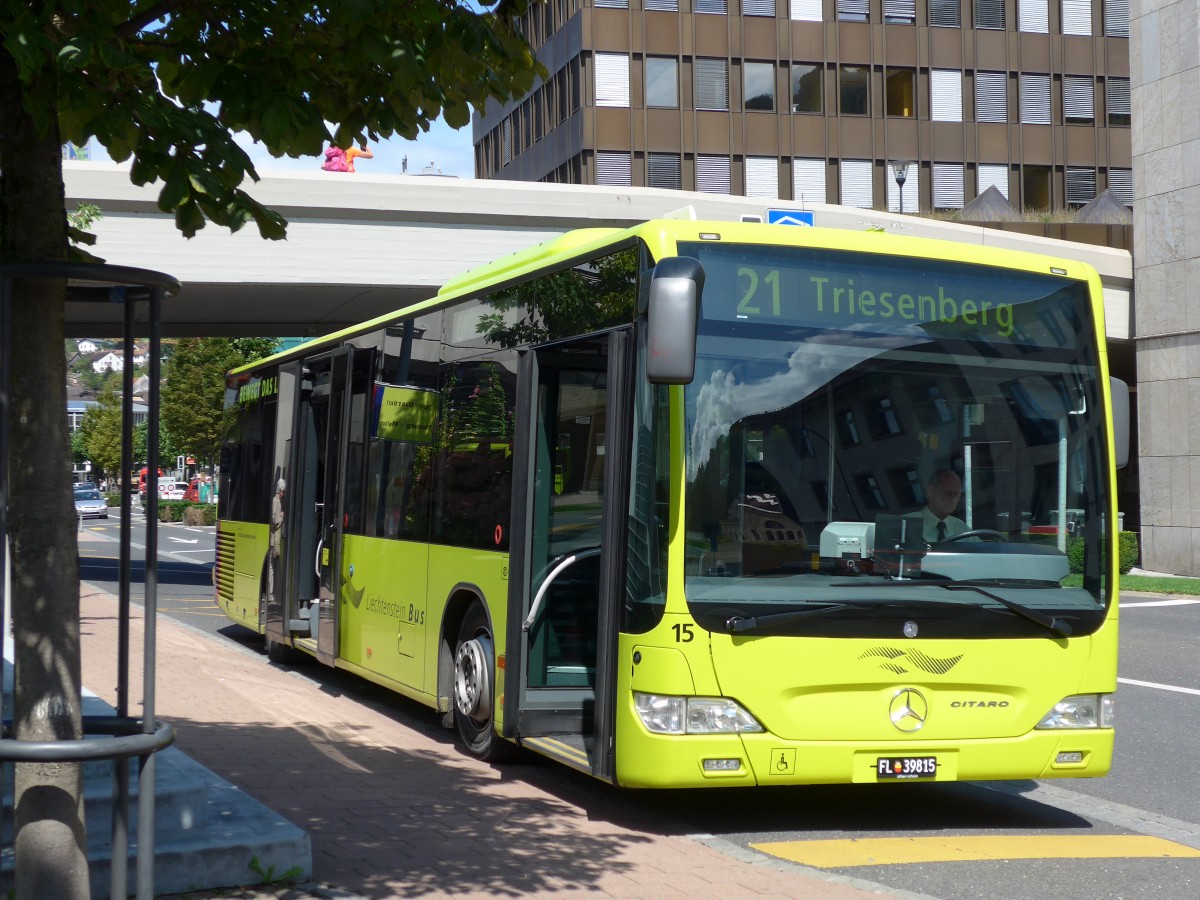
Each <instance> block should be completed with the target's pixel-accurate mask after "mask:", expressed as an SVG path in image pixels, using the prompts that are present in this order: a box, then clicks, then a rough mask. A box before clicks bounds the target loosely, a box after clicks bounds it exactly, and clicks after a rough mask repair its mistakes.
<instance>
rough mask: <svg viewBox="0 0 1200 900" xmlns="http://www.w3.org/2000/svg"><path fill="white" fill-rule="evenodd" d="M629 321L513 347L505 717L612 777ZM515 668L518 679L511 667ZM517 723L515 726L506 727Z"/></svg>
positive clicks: (519, 731) (568, 757)
mask: <svg viewBox="0 0 1200 900" xmlns="http://www.w3.org/2000/svg"><path fill="white" fill-rule="evenodd" d="M629 344H630V334H629V332H628V331H627V330H620V331H614V332H609V333H604V334H601V335H596V336H592V337H589V338H585V339H580V340H577V341H570V342H561V343H556V344H554V345H551V346H547V347H543V348H540V349H538V350H535V351H531V352H530V353H528V354H526V355H525V357H524V358H523V359H522V363H521V373H520V380H519V386H518V407H519V409H520V410H521V411H522V412H524V413H526V415H525V416H522V420H523V421H522V426H523V433H524V434H525V435H527V436H528V440H525V441H522V442H521V445H522V448H523V450H524V452H523V453H522V454H521V457H522V458H520V459H518V460H515V465H516V466H517V467H518V468H517V469H516V471H517V472H520V473H521V474H522V475H523V476H524V479H525V482H526V489H525V490H524V491H521V490H520V486H519V485H517V486H516V487H517V489H516V490H514V496H517V497H522V498H524V503H522V502H520V501H518V502H516V503H515V504H514V513H515V518H514V522H513V526H514V532H513V537H514V542H513V545H512V548H511V549H512V553H511V557H510V559H511V562H510V566H511V571H510V595H509V640H508V659H507V667H506V673H505V677H506V695H505V702H506V705H505V729H504V733H505V734H506V735H508V736H510V737H518V738H519V740H520V742H521V743H522V744H524V745H526V746H530V747H533V748H534V749H536V750H538V751H539V752H541V753H544V754H546V755H549V756H552V757H555V758H557V759H559V760H560V761H562V762H565V763H567V764H568V765H571V766H573V767H575V768H577V769H581V770H583V771H585V772H588V773H589V774H592V775H595V776H597V777H600V778H605V779H609V780H611V778H612V722H613V709H612V690H613V685H614V683H615V677H614V671H613V670H614V659H615V649H616V633H617V624H618V621H619V611H620V598H621V591H622V590H623V586H624V579H623V578H622V577H621V572H622V571H623V562H624V546H625V542H624V525H623V524H622V523H623V522H624V521H625V507H626V504H627V502H628V501H627V499H626V498H627V495H628V472H629V464H628V460H627V458H626V456H627V451H625V450H624V449H623V448H624V447H626V446H627V445H628V426H627V424H626V421H627V419H628V417H629V412H628V410H629V402H628V400H627V399H626V395H627V393H628V390H627V386H628V375H627V373H628V358H629V352H628V346H629ZM514 669H517V670H519V689H518V690H516V691H514V690H513V685H512V679H513V678H514V676H516V675H517V672H516V671H514ZM514 724H515V727H514Z"/></svg>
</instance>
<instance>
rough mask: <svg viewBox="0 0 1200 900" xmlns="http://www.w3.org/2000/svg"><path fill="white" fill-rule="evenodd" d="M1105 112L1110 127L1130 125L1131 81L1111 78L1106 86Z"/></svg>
mask: <svg viewBox="0 0 1200 900" xmlns="http://www.w3.org/2000/svg"><path fill="white" fill-rule="evenodd" d="M1104 110H1105V112H1106V113H1107V114H1108V124H1109V125H1128V124H1129V79H1128V78H1109V79H1108V81H1106V82H1105V84H1104Z"/></svg>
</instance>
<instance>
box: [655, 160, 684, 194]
mask: <svg viewBox="0 0 1200 900" xmlns="http://www.w3.org/2000/svg"><path fill="white" fill-rule="evenodd" d="M646 184H647V185H648V186H649V187H654V188H667V189H669V190H673V191H678V190H681V189H682V188H683V179H682V177H681V176H680V169H679V154H678V153H648V154H646Z"/></svg>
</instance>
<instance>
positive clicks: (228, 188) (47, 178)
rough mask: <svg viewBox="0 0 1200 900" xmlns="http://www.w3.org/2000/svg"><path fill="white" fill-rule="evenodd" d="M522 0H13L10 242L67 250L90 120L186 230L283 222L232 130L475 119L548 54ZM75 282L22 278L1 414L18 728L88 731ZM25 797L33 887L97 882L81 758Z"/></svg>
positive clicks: (8, 23)
mask: <svg viewBox="0 0 1200 900" xmlns="http://www.w3.org/2000/svg"><path fill="white" fill-rule="evenodd" d="M528 3H529V0H494V2H486V0H484V2H483V3H482V4H478V3H477V4H476V6H479V5H482V6H485V7H488V8H491V7H494V9H491V10H490V11H487V10H485V11H484V12H478V11H477V10H476V9H472V8H471V7H469V6H467V4H466V2H465V0H406V2H403V3H396V2H393V0H339V2H331V0H305V2H299V0H279V2H275V3H254V2H248V0H205V2H203V3H201V2H196V0H56V2H53V3H51V2H47V0H0V9H2V13H0V122H2V123H3V126H2V127H0V172H2V173H3V174H2V176H0V259H2V260H7V261H43V262H45V261H57V260H64V259H66V258H67V257H68V247H69V236H70V234H71V232H70V231H69V229H68V223H67V214H66V209H65V203H64V191H63V179H62V153H61V146H62V144H63V143H64V142H67V141H70V142H72V143H74V144H77V145H83V144H85V143H86V142H87V141H89V140H92V139H95V140H96V141H97V142H98V143H99V144H101V145H102V146H104V147H105V149H106V150H107V151H108V153H109V155H110V156H111V157H112V158H113V159H115V160H117V161H125V160H131V168H130V177H131V179H132V180H133V181H134V182H135V183H136V184H150V183H158V184H159V186H160V188H159V196H158V205H159V208H160V209H162V210H163V211H165V212H168V213H171V214H172V215H173V216H174V218H175V222H176V225H177V227H178V228H179V230H180V231H181V232H182V233H183V234H185V235H187V236H189V237H190V236H192V235H194V234H195V233H196V232H197V231H198V230H199V229H200V228H202V227H204V225H205V222H206V220H207V221H212V222H214V223H217V224H218V225H222V226H226V227H228V228H230V229H231V230H237V229H239V228H241V227H242V226H243V225H245V224H246V223H247V222H251V221H253V222H254V223H255V224H256V225H257V226H258V229H259V232H260V234H262V235H263V236H264V237H267V238H276V239H278V238H282V237H283V236H284V234H285V228H286V223H285V221H284V219H283V217H282V216H280V215H279V214H278V213H276V212H274V211H272V210H270V209H267V208H266V207H264V206H263V205H262V204H260V203H258V202H257V201H255V200H254V199H253V197H252V196H251V195H250V194H249V193H248V190H247V189H248V188H249V187H250V182H253V181H256V180H257V179H258V174H257V172H256V171H255V170H254V167H253V164H252V163H251V161H250V158H249V157H248V156H247V154H246V153H245V151H244V150H242V149H241V147H239V146H238V144H237V143H236V141H235V140H234V137H233V133H234V132H242V133H244V134H245V135H248V136H249V137H251V138H253V139H255V140H258V141H261V142H262V143H263V144H264V145H265V146H266V147H267V148H268V150H269V151H270V152H272V153H274V154H277V155H289V156H294V157H302V156H313V157H316V156H317V155H318V154H320V152H321V151H322V149H323V147H324V144H325V143H326V141H328V140H330V138H331V137H332V138H333V139H334V141H335V142H336V143H338V144H341V145H343V146H345V145H346V144H348V143H349V142H350V141H352V140H353V141H367V140H372V141H373V140H378V139H380V138H386V137H390V136H391V135H393V134H401V135H404V136H406V137H410V138H411V137H415V136H416V134H417V133H418V131H421V130H426V129H427V128H428V126H429V123H430V121H431V120H433V119H436V118H437V117H439V116H442V117H444V118H445V120H446V121H447V122H448V123H449V124H450V125H452V126H455V127H460V126H462V125H464V124H466V123H467V121H468V120H469V116H470V110H471V108H472V107H476V108H478V107H482V106H483V104H485V103H486V102H487V101H488V100H491V99H508V98H511V97H513V96H519V95H521V94H523V93H524V92H525V91H526V90H527V89H528V88H529V87H530V86H531V85H532V83H533V79H534V77H535V76H538V75H544V74H545V71H544V69H542V67H541V66H540V65H538V64H537V63H536V61H535V60H534V59H533V56H532V54H531V52H530V49H529V46H528V44H527V43H526V42H525V40H524V38H523V37H522V36H521V34H520V32H519V30H518V29H517V27H516V25H515V23H516V19H517V18H518V17H519V16H521V15H522V14H523V13H524V11H525V9H526V7H527V6H528ZM326 122H336V123H338V125H337V128H336V132H335V133H334V134H333V135H331V134H330V132H329V128H328V127H327V126H326V124H325V123H326ZM315 165H316V163H315V162H314V166H315ZM65 289H66V288H65V285H64V283H63V282H62V281H49V282H48V281H33V280H15V281H14V283H13V315H12V323H11V324H12V333H13V334H17V335H20V340H15V341H11V342H10V347H9V350H10V354H11V371H12V373H13V379H12V386H11V396H10V405H9V421H8V422H7V423H5V424H6V426H7V427H8V433H9V434H10V435H11V436H12V437H11V444H10V463H9V484H10V485H11V493H10V497H11V501H10V509H11V519H10V529H9V534H10V538H11V551H12V609H13V626H14V632H15V638H16V640H15V644H16V651H15V656H16V659H15V665H16V679H17V680H16V691H15V699H14V710H13V713H14V733H15V737H17V738H18V739H22V740H62V739H73V738H78V737H80V736H81V732H82V727H81V724H80V723H81V719H80V700H79V697H80V683H79V570H78V561H77V558H76V545H75V538H74V534H75V531H74V512H73V505H72V502H71V488H70V480H71V479H70V468H69V466H67V465H66V460H68V459H69V458H70V441H69V439H68V436H67V422H66V416H65V415H64V414H63V411H64V410H65V409H66V389H65V382H66V379H65V371H64V368H63V364H62V362H61V360H62V356H61V348H62V345H63V343H62V342H63V339H64V297H65ZM15 810H16V814H15V819H16V836H15V842H14V845H15V851H16V877H15V885H16V893H17V895H18V896H21V897H62V898H74V897H85V896H87V893H88V881H87V859H86V834H85V832H84V826H83V814H82V803H81V781H80V771H79V766H78V765H61V764H53V765H42V764H36V763H24V764H20V765H18V766H17V767H16V785H15Z"/></svg>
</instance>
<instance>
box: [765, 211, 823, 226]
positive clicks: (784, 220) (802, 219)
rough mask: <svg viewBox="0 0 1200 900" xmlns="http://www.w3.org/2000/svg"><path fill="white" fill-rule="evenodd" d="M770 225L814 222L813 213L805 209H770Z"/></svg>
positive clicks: (809, 224) (768, 221)
mask: <svg viewBox="0 0 1200 900" xmlns="http://www.w3.org/2000/svg"><path fill="white" fill-rule="evenodd" d="M767 224H768V225H808V226H809V227H811V226H812V224H813V214H812V212H811V211H809V210H804V209H768V210H767Z"/></svg>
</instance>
